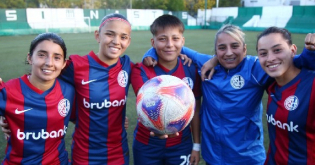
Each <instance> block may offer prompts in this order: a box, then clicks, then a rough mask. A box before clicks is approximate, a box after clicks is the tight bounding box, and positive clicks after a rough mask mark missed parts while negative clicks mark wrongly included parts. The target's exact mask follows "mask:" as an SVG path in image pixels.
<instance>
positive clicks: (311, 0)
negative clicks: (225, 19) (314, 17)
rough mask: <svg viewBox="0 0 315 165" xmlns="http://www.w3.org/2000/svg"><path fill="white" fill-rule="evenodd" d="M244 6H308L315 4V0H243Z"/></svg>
mask: <svg viewBox="0 0 315 165" xmlns="http://www.w3.org/2000/svg"><path fill="white" fill-rule="evenodd" d="M241 3H242V6H243V7H263V6H307V5H315V0H242V1H241Z"/></svg>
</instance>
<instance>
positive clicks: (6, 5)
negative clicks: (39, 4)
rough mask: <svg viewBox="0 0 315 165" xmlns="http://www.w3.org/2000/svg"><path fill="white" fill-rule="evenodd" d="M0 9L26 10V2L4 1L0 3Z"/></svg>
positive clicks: (20, 0) (21, 0)
mask: <svg viewBox="0 0 315 165" xmlns="http://www.w3.org/2000/svg"><path fill="white" fill-rule="evenodd" d="M0 8H7V9H13V8H15V9H18V8H25V2H24V1H23V0H14V1H13V0H2V1H1V2H0Z"/></svg>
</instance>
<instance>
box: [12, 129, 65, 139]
mask: <svg viewBox="0 0 315 165" xmlns="http://www.w3.org/2000/svg"><path fill="white" fill-rule="evenodd" d="M66 132H67V127H66V126H63V129H59V130H57V131H51V132H46V131H45V129H42V130H41V131H40V132H21V131H20V129H18V130H17V138H18V139H19V140H31V139H34V140H38V139H48V138H59V137H63V136H64V135H65V134H66Z"/></svg>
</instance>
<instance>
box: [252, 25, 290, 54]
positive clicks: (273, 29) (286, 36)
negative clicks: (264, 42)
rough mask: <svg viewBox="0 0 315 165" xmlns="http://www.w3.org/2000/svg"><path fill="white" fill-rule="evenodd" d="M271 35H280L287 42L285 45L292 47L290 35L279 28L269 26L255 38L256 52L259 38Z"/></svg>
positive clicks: (285, 30)
mask: <svg viewBox="0 0 315 165" xmlns="http://www.w3.org/2000/svg"><path fill="white" fill-rule="evenodd" d="M271 33H279V34H281V35H282V37H283V38H284V39H285V40H287V43H288V44H289V45H292V37H291V33H290V32H289V31H288V30H287V29H285V28H279V27H275V26H271V27H269V28H267V29H265V30H264V31H262V32H261V33H260V34H259V35H258V36H257V42H256V51H257V50H258V41H259V39H260V38H261V37H263V36H266V35H268V34H271Z"/></svg>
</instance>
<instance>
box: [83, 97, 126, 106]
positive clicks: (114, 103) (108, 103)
mask: <svg viewBox="0 0 315 165" xmlns="http://www.w3.org/2000/svg"><path fill="white" fill-rule="evenodd" d="M126 101H127V97H126V96H125V98H124V99H121V100H120V101H119V100H114V101H108V100H107V99H104V101H103V102H100V103H89V102H87V101H86V100H85V98H83V104H84V107H85V108H89V109H103V108H109V107H119V106H122V105H125V104H126Z"/></svg>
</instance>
